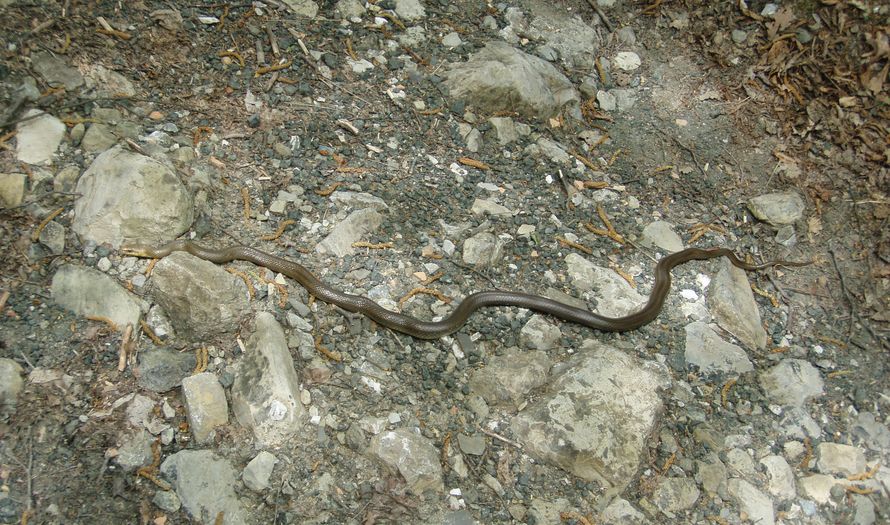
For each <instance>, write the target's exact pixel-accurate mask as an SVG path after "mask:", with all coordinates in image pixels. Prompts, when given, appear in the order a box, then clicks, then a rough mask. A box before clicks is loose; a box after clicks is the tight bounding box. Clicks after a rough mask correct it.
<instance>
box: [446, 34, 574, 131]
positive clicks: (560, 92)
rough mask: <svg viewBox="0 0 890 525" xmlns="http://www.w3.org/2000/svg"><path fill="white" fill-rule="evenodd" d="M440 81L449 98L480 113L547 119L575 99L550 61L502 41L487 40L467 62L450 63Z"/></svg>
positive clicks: (566, 80)
mask: <svg viewBox="0 0 890 525" xmlns="http://www.w3.org/2000/svg"><path fill="white" fill-rule="evenodd" d="M444 84H445V86H446V87H447V88H448V89H449V92H450V95H451V97H453V98H456V99H460V100H464V101H466V102H467V103H469V104H472V105H474V106H476V107H477V108H479V110H480V112H484V113H497V112H498V111H508V110H509V111H515V112H517V113H519V114H520V115H522V116H524V117H534V118H539V119H547V118H550V117H553V116H555V115H557V114H558V113H559V112H560V111H561V110H562V108H563V107H564V106H566V105H567V104H572V103H574V104H577V103H578V102H579V99H578V94H577V93H576V92H575V88H574V87H573V86H572V83H571V82H570V81H569V80H568V79H567V78H566V77H565V75H563V74H562V73H560V72H559V70H557V69H556V68H555V67H554V66H553V65H552V64H550V63H548V62H547V61H545V60H542V59H540V58H538V57H534V56H532V55H529V54H526V53H523V52H522V51H519V50H518V49H515V48H513V47H512V46H510V45H509V44H507V43H505V42H489V43H488V44H486V46H485V47H484V48H482V50H480V51H478V52H476V53H474V54H473V55H472V56H470V59H469V60H468V61H467V62H465V63H460V64H455V65H453V66H452V67H451V70H450V71H449V72H448V73H447V74H446V80H445V82H444Z"/></svg>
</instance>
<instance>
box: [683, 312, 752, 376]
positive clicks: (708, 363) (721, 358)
mask: <svg viewBox="0 0 890 525" xmlns="http://www.w3.org/2000/svg"><path fill="white" fill-rule="evenodd" d="M685 357H686V362H687V363H689V364H690V365H695V366H696V367H698V369H699V371H701V372H702V373H704V374H713V373H723V374H725V373H731V374H743V373H745V372H750V371H752V370H754V365H753V364H751V360H750V359H748V355H747V354H746V353H745V351H744V350H742V349H741V348H739V347H738V346H736V345H734V344H730V343H727V342H726V341H724V340H723V339H721V338H720V336H719V335H717V333H716V332H714V330H712V329H711V327H710V326H708V325H707V324H705V323H702V322H699V321H695V322H692V323H689V324H688V325H686V353H685Z"/></svg>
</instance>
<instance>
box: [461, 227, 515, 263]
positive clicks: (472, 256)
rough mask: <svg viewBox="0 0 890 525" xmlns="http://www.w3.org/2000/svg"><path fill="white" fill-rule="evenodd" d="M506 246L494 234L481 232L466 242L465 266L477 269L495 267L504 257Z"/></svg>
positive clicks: (464, 251) (464, 250) (464, 249)
mask: <svg viewBox="0 0 890 525" xmlns="http://www.w3.org/2000/svg"><path fill="white" fill-rule="evenodd" d="M504 244H505V243H504V241H502V240H500V239H498V238H497V237H496V236H495V235H494V234H493V233H490V232H479V233H477V234H476V235H474V236H472V237H470V238H469V239H467V240H465V241H464V246H463V261H464V264H469V265H470V266H474V267H476V268H484V267H488V266H493V265H495V264H497V263H498V261H500V260H501V257H503V256H504Z"/></svg>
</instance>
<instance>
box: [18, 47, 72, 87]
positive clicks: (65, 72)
mask: <svg viewBox="0 0 890 525" xmlns="http://www.w3.org/2000/svg"><path fill="white" fill-rule="evenodd" d="M31 67H32V68H34V72H35V73H37V74H38V75H40V76H41V77H42V78H43V79H44V80H46V83H47V84H49V85H50V86H52V87H58V86H63V87H64V88H65V90H66V91H74V90H76V89H77V88H79V87H80V86H82V85H83V83H84V79H83V75H81V74H80V71H78V70H77V68H76V67H72V66H69V65H68V64H67V63H66V62H65V61H64V60H62V59H61V58H59V57H57V56H55V55H53V54H52V53H47V52H43V51H41V52H37V53H34V54H33V55H31Z"/></svg>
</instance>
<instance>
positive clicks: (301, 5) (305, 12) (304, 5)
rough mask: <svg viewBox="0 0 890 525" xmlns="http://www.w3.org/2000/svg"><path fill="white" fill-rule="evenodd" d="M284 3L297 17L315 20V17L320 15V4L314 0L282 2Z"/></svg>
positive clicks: (288, 0)
mask: <svg viewBox="0 0 890 525" xmlns="http://www.w3.org/2000/svg"><path fill="white" fill-rule="evenodd" d="M282 3H283V4H285V5H286V6H287V7H289V8H290V10H291V11H293V12H294V14H295V15H297V16H305V17H307V18H315V15H317V14H318V4H317V3H315V2H313V1H312V0H282Z"/></svg>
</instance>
